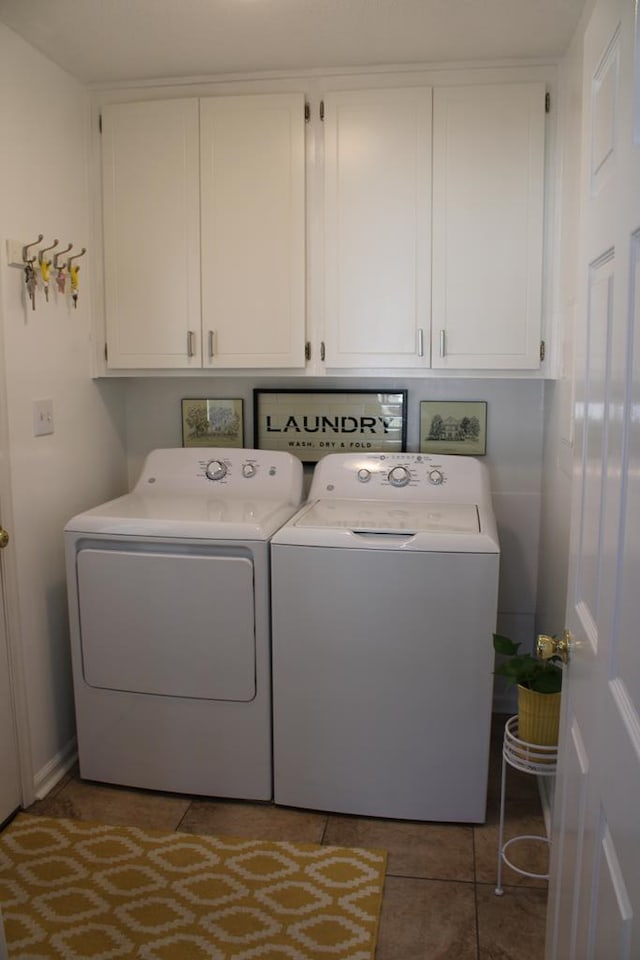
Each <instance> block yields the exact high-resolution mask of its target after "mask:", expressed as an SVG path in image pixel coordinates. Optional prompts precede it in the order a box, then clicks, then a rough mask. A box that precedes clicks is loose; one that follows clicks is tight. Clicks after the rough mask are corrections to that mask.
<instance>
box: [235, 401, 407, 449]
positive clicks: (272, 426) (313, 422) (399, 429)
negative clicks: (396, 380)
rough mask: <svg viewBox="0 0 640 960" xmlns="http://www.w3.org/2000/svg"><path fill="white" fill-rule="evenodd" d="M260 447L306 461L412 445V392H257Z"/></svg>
mask: <svg viewBox="0 0 640 960" xmlns="http://www.w3.org/2000/svg"><path fill="white" fill-rule="evenodd" d="M253 408H254V409H253V428H254V444H255V446H256V448H258V449H260V448H263V449H266V450H286V451H287V452H288V453H293V454H295V455H296V456H298V457H300V459H301V460H303V461H304V462H305V463H316V462H317V461H318V460H320V459H321V458H322V457H323V456H325V454H327V453H380V452H389V453H392V452H393V453H396V452H399V451H402V450H404V449H405V447H406V440H407V391H406V390H278V389H268V390H263V389H256V390H254V391H253Z"/></svg>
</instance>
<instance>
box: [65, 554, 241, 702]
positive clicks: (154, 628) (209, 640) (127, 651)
mask: <svg viewBox="0 0 640 960" xmlns="http://www.w3.org/2000/svg"><path fill="white" fill-rule="evenodd" d="M243 554H244V555H243ZM76 569H77V578H78V600H79V608H80V633H81V649H82V665H83V673H84V679H85V681H86V683H88V684H89V685H90V686H93V687H101V688H104V689H108V690H121V691H130V692H132V693H147V694H158V695H160V696H169V697H195V698H200V699H207V700H237V701H248V700H252V699H253V698H254V696H255V692H256V680H255V677H256V656H255V609H254V596H253V559H252V557H251V555H250V554H248V552H247V551H244V552H242V551H233V550H230V551H228V552H227V551H224V552H222V553H218V554H216V555H212V554H206V553H200V554H196V555H192V554H185V553H178V552H175V553H174V552H171V551H170V550H165V551H163V552H153V551H151V550H149V551H127V550H122V549H82V550H80V551H79V552H78V554H77V568H76Z"/></svg>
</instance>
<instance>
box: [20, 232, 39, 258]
mask: <svg viewBox="0 0 640 960" xmlns="http://www.w3.org/2000/svg"><path fill="white" fill-rule="evenodd" d="M43 240H44V234H43V233H41V234H39V235H38V239H37V240H34V241H33V242H32V243H25V245H24V247H23V248H22V259H23V261H24V263H34V262H35V259H36V258H35V257H31V259H29V257H27V250H28V249H29V247H36V246H37V245H38V244H39V243H42V241H43Z"/></svg>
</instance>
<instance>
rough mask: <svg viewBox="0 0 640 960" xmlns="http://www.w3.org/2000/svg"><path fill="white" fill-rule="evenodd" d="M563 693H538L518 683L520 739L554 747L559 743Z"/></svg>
mask: <svg viewBox="0 0 640 960" xmlns="http://www.w3.org/2000/svg"><path fill="white" fill-rule="evenodd" d="M561 696H562V694H561V693H538V692H537V691H536V690H529V689H528V688H527V687H522V686H520V685H518V739H520V740H524V741H525V742H526V743H539V744H540V745H542V746H545V747H553V746H556V745H557V743H558V730H559V727H560V697H561Z"/></svg>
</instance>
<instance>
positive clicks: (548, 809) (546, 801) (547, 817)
mask: <svg viewBox="0 0 640 960" xmlns="http://www.w3.org/2000/svg"><path fill="white" fill-rule="evenodd" d="M536 779H537V781H538V792H539V794H540V803H541V804H542V816H543V817H544V826H545V830H546V831H547V836H548V837H550V836H551V813H552V810H553V795H554V788H555V783H556V778H555V777H536Z"/></svg>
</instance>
